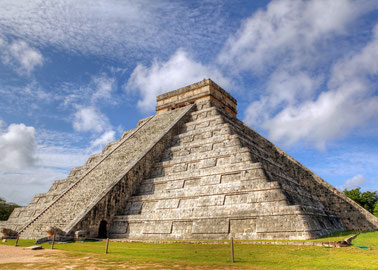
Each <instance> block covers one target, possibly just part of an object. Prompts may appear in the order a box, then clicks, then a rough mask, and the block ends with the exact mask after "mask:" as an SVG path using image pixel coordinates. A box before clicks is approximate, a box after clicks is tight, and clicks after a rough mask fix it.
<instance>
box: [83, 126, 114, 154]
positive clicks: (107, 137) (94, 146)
mask: <svg viewBox="0 0 378 270" xmlns="http://www.w3.org/2000/svg"><path fill="white" fill-rule="evenodd" d="M114 140H115V132H114V131H113V130H109V131H106V132H104V134H102V135H101V136H100V137H99V138H97V139H95V140H93V141H91V145H90V148H89V149H90V151H91V152H99V151H101V150H102V149H103V148H104V146H105V145H106V144H107V143H109V142H112V141H114Z"/></svg>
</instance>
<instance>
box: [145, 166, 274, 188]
mask: <svg viewBox="0 0 378 270" xmlns="http://www.w3.org/2000/svg"><path fill="white" fill-rule="evenodd" d="M245 181H256V182H257V181H258V182H261V183H263V184H262V185H264V184H265V183H267V179H266V177H265V175H264V172H263V171H262V170H261V169H251V170H242V171H232V172H228V173H224V174H209V175H204V176H200V177H197V178H193V177H188V178H181V179H176V178H174V179H172V178H164V177H162V178H149V179H145V180H143V181H142V182H141V184H140V189H139V192H151V191H154V192H156V191H159V190H171V189H177V188H187V187H194V186H207V185H218V184H221V183H222V184H225V183H233V184H235V185H237V184H238V183H246V182H245Z"/></svg>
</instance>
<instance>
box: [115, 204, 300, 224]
mask: <svg viewBox="0 0 378 270" xmlns="http://www.w3.org/2000/svg"><path fill="white" fill-rule="evenodd" d="M209 213H211V216H209ZM302 214H303V212H302V209H301V207H300V206H297V205H286V204H285V201H284V200H281V201H279V200H277V201H271V202H269V201H267V202H256V203H249V204H248V203H244V204H238V205H236V204H235V205H212V206H208V207H206V208H205V207H196V208H185V209H169V211H167V210H166V211H165V212H164V211H158V212H150V213H146V214H145V215H144V214H134V215H117V216H115V217H114V222H128V223H134V222H148V221H151V222H152V221H153V222H160V221H189V220H192V221H193V220H201V219H221V218H225V219H229V218H230V217H232V219H246V218H257V217H264V216H282V215H302Z"/></svg>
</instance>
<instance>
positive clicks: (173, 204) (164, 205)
mask: <svg viewBox="0 0 378 270" xmlns="http://www.w3.org/2000/svg"><path fill="white" fill-rule="evenodd" d="M179 203H180V200H179V199H171V200H160V201H158V202H157V204H156V209H173V208H177V207H178V206H179Z"/></svg>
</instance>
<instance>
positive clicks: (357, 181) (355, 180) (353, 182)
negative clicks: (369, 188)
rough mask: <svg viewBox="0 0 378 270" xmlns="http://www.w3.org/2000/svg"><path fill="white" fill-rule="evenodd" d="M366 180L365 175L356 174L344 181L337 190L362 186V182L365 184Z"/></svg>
mask: <svg viewBox="0 0 378 270" xmlns="http://www.w3.org/2000/svg"><path fill="white" fill-rule="evenodd" d="M366 182H367V180H366V179H365V177H364V176H363V175H362V174H358V175H356V176H353V177H352V178H350V179H347V180H346V181H345V183H344V184H343V185H342V186H340V187H339V190H344V189H348V190H351V189H355V188H358V187H362V186H363V185H364V184H366Z"/></svg>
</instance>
